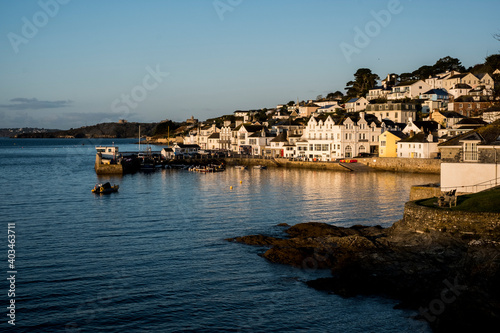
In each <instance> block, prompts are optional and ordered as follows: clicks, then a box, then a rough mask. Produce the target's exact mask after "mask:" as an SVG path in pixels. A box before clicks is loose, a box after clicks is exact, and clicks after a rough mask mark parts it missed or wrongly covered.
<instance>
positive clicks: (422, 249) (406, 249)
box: [230, 221, 500, 332]
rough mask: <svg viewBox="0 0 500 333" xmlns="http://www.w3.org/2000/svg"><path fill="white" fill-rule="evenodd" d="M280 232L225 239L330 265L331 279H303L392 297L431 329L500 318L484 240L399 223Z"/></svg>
mask: <svg viewBox="0 0 500 333" xmlns="http://www.w3.org/2000/svg"><path fill="white" fill-rule="evenodd" d="M285 233H286V235H284V237H283V238H277V237H270V236H264V235H254V236H243V237H237V238H233V239H230V241H234V242H240V243H244V244H248V245H257V246H263V247H267V248H268V249H267V250H266V251H265V252H264V253H263V254H262V256H263V257H264V258H266V259H267V260H269V261H271V262H274V263H279V264H286V265H292V266H295V267H300V268H304V269H330V270H331V272H332V277H330V278H323V279H318V280H313V281H309V282H308V285H309V286H311V287H313V288H316V289H320V290H325V291H328V292H333V293H336V294H339V295H341V296H344V297H349V296H354V295H360V294H364V295H382V296H387V297H391V298H396V299H398V300H400V304H399V305H398V306H399V307H406V308H413V309H416V310H417V311H418V312H419V315H418V316H417V317H418V318H416V319H421V320H426V321H428V322H429V324H430V325H431V327H432V328H433V329H434V331H436V332H444V331H456V332H458V331H472V330H474V331H483V329H484V331H488V330H487V328H488V327H491V325H495V324H498V323H500V243H497V242H495V241H494V240H491V239H490V238H485V239H483V238H481V237H480V236H477V235H475V237H472V238H471V237H470V236H468V235H461V236H457V235H456V234H452V233H447V232H443V231H435V230H429V232H423V233H420V232H415V231H413V230H409V229H408V228H406V226H405V225H404V223H403V222H402V221H399V222H396V223H395V224H394V225H393V226H392V227H390V228H387V229H384V228H382V227H380V226H372V227H366V226H359V225H356V226H353V227H350V228H342V227H336V226H332V225H328V224H324V223H301V224H298V225H295V226H292V227H290V228H288V229H286V230H285ZM493 327H494V326H493Z"/></svg>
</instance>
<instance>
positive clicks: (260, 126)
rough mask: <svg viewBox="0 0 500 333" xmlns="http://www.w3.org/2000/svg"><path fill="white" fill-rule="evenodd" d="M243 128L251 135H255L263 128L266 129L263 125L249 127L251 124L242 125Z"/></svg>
mask: <svg viewBox="0 0 500 333" xmlns="http://www.w3.org/2000/svg"><path fill="white" fill-rule="evenodd" d="M241 126H242V127H245V129H246V130H247V131H248V132H250V133H254V132H258V131H261V130H262V129H263V128H265V127H264V126H262V125H249V124H242V125H241Z"/></svg>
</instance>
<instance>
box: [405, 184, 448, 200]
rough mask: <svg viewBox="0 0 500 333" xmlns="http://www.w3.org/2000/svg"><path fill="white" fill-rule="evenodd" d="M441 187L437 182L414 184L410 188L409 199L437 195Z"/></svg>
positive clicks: (439, 193)
mask: <svg viewBox="0 0 500 333" xmlns="http://www.w3.org/2000/svg"><path fill="white" fill-rule="evenodd" d="M440 195H441V187H440V186H439V184H428V185H414V186H412V187H411V189H410V201H414V200H421V199H428V198H433V197H439V196H440Z"/></svg>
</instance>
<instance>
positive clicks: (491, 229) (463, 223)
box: [396, 201, 500, 239]
mask: <svg viewBox="0 0 500 333" xmlns="http://www.w3.org/2000/svg"><path fill="white" fill-rule="evenodd" d="M396 225H398V226H399V227H404V228H408V229H410V230H414V231H416V232H428V231H430V230H436V231H441V232H450V233H460V234H471V235H480V236H482V237H485V238H490V239H498V237H499V236H500V214H499V213H475V212H463V211H453V210H450V209H447V208H444V209H443V208H437V207H436V208H431V207H424V206H420V205H418V201H410V202H407V203H406V204H405V209H404V215H403V220H401V221H399V222H397V223H396Z"/></svg>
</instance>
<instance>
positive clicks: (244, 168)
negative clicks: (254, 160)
mask: <svg viewBox="0 0 500 333" xmlns="http://www.w3.org/2000/svg"><path fill="white" fill-rule="evenodd" d="M234 168H235V169H242V170H246V169H247V166H246V165H235V166H234Z"/></svg>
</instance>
